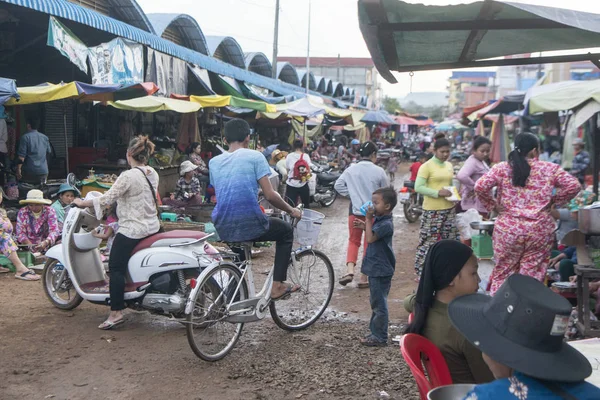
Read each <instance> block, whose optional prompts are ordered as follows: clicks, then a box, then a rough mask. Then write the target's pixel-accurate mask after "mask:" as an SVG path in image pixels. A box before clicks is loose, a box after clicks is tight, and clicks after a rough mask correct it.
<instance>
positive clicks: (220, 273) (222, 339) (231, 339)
mask: <svg viewBox="0 0 600 400" xmlns="http://www.w3.org/2000/svg"><path fill="white" fill-rule="evenodd" d="M240 280H242V273H241V271H240V270H239V269H238V268H237V267H236V266H235V265H234V264H231V263H223V264H221V265H220V266H219V267H218V268H216V269H215V270H214V271H212V272H211V273H210V274H209V275H208V276H206V277H205V278H204V279H203V280H202V282H199V283H198V284H199V285H200V288H199V289H198V291H197V292H196V297H195V298H194V299H193V301H194V309H193V311H192V312H191V313H190V314H189V315H188V316H187V338H188V342H189V344H190V347H191V348H192V350H193V351H194V353H196V355H197V356H198V357H200V358H201V359H203V360H205V361H217V360H220V359H222V358H223V357H225V356H226V355H227V354H228V353H229V352H230V351H231V349H233V347H234V346H235V344H236V342H237V341H238V339H239V337H240V334H241V333H242V328H243V326H244V324H243V323H231V322H228V321H227V318H228V316H229V312H228V311H227V306H228V305H229V303H230V302H231V299H232V298H233V296H235V301H236V302H237V301H241V300H246V299H247V298H248V286H247V284H246V281H245V280H243V281H242V284H241V285H240V288H239V290H238V291H237V292H236V291H235V289H236V288H237V287H238V285H239V283H240Z"/></svg>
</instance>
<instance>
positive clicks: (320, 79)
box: [315, 76, 326, 93]
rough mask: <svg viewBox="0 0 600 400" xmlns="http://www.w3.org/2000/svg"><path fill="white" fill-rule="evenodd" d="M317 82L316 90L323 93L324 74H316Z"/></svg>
mask: <svg viewBox="0 0 600 400" xmlns="http://www.w3.org/2000/svg"><path fill="white" fill-rule="evenodd" d="M315 82H316V84H317V88H316V91H317V92H319V93H323V92H324V91H325V87H326V86H325V78H323V77H322V76H315Z"/></svg>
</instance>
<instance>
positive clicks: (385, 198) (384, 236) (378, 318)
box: [354, 187, 398, 347]
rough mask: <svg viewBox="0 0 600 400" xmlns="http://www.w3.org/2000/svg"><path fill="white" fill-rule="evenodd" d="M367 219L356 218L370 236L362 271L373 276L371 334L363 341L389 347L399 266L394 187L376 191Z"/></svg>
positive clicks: (370, 281)
mask: <svg viewBox="0 0 600 400" xmlns="http://www.w3.org/2000/svg"><path fill="white" fill-rule="evenodd" d="M371 202H372V203H373V204H371V205H370V206H369V207H368V209H367V216H366V218H365V221H361V220H354V226H355V227H356V228H360V229H364V230H365V235H366V238H367V243H368V244H369V246H368V247H367V251H366V253H365V257H364V259H363V262H362V268H361V271H362V273H363V274H365V275H366V276H368V277H369V288H370V291H371V292H370V299H371V310H372V312H373V313H372V315H371V322H370V324H369V329H370V330H371V334H370V335H368V336H366V337H365V338H363V339H361V340H360V343H361V344H362V345H364V346H371V347H373V346H387V341H388V320H389V316H388V306H387V297H388V294H389V293H390V286H391V284H392V276H393V275H394V270H395V269H396V257H395V256H394V250H393V249H392V238H393V236H394V221H393V219H392V211H393V210H394V207H396V203H397V202H398V198H397V195H396V191H395V190H394V189H393V188H392V187H386V188H380V189H377V190H376V191H375V192H373V196H372V200H371Z"/></svg>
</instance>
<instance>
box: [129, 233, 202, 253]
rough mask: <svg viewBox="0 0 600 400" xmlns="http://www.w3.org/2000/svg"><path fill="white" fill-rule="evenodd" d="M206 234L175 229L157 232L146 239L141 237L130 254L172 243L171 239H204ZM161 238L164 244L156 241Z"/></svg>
mask: <svg viewBox="0 0 600 400" xmlns="http://www.w3.org/2000/svg"><path fill="white" fill-rule="evenodd" d="M206 236H208V234H207V233H205V232H198V231H184V230H175V231H170V232H162V233H157V234H155V235H152V236H148V237H147V238H146V239H143V240H142V241H141V242H139V243H138V244H137V246H135V247H134V249H133V252H132V253H131V255H133V254H135V253H137V252H138V251H140V250H144V249H148V248H150V247H158V246H161V245H162V246H168V245H170V244H173V239H189V240H190V241H192V240H198V239H204V237H206ZM161 240H164V241H165V243H164V244H160V243H157V242H159V241H161Z"/></svg>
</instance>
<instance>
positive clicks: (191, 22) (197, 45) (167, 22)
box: [148, 14, 208, 55]
mask: <svg viewBox="0 0 600 400" xmlns="http://www.w3.org/2000/svg"><path fill="white" fill-rule="evenodd" d="M148 19H149V20H150V22H151V23H152V26H153V27H154V31H155V32H156V34H157V35H158V36H161V37H163V38H165V39H167V40H168V38H166V37H164V33H165V31H166V30H167V29H168V28H171V29H176V30H177V31H179V33H180V35H181V37H182V38H183V40H184V43H183V45H184V46H185V47H187V48H188V49H192V50H196V51H197V52H199V53H202V54H206V55H208V45H207V43H206V38H205V37H204V33H202V29H200V25H198V22H196V20H195V19H194V18H193V17H191V16H189V15H187V14H148Z"/></svg>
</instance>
